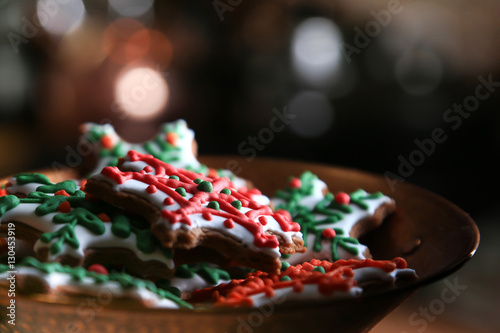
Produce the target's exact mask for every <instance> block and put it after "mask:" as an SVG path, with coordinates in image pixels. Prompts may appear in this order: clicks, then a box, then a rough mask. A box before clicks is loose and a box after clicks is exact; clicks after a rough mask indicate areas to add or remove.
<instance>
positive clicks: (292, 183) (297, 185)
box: [290, 178, 302, 188]
mask: <svg viewBox="0 0 500 333" xmlns="http://www.w3.org/2000/svg"><path fill="white" fill-rule="evenodd" d="M290 187H291V188H301V187H302V181H301V180H300V179H299V178H292V180H291V181H290Z"/></svg>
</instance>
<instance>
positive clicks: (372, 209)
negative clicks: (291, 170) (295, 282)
mask: <svg viewBox="0 0 500 333" xmlns="http://www.w3.org/2000/svg"><path fill="white" fill-rule="evenodd" d="M272 202H273V205H274V207H275V209H277V210H278V211H280V210H281V211H283V210H284V211H286V212H288V213H289V214H290V215H291V218H292V219H293V220H294V221H296V222H297V223H299V224H300V225H301V232H302V233H303V236H304V246H306V247H307V249H308V250H307V252H306V253H301V254H295V255H292V256H290V257H287V256H285V258H284V260H286V261H288V262H289V263H291V264H298V263H302V262H305V261H309V260H311V259H320V260H329V261H335V260H339V259H350V258H353V259H365V258H369V257H370V253H369V250H368V248H367V247H366V246H364V245H363V244H360V243H359V241H358V237H359V236H361V235H362V234H363V233H364V232H366V231H368V230H371V229H373V228H375V227H377V226H379V225H380V224H381V223H382V221H383V219H384V218H385V217H386V216H387V215H388V214H390V213H392V212H393V211H394V210H395V208H396V206H395V202H394V200H392V199H391V198H389V197H387V196H385V195H383V194H382V193H380V192H377V193H367V192H366V191H364V190H361V189H359V190H357V191H354V192H352V193H350V194H348V193H345V192H339V193H336V194H332V193H329V192H328V191H327V190H326V184H325V183H324V182H323V181H321V180H320V179H318V177H317V176H316V175H314V174H312V173H311V172H305V173H303V174H302V175H301V176H300V177H299V178H292V179H291V180H290V182H289V184H288V186H287V187H286V188H285V189H284V190H280V191H278V192H277V193H276V197H275V198H273V199H272Z"/></svg>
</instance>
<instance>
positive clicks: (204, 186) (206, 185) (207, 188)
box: [196, 180, 214, 193]
mask: <svg viewBox="0 0 500 333" xmlns="http://www.w3.org/2000/svg"><path fill="white" fill-rule="evenodd" d="M196 188H197V189H198V190H199V191H203V192H207V193H212V191H213V190H214V187H213V185H212V183H211V182H207V181H206V180H204V181H202V182H201V183H199V185H198V186H197V187H196Z"/></svg>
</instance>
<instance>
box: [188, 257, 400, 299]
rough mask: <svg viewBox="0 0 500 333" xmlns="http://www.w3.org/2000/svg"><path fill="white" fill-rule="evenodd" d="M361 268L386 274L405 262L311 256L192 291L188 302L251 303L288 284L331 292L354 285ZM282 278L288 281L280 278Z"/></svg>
mask: <svg viewBox="0 0 500 333" xmlns="http://www.w3.org/2000/svg"><path fill="white" fill-rule="evenodd" d="M317 267H322V268H323V269H324V271H325V273H323V272H320V271H318V270H317ZM363 267H376V268H380V269H382V270H384V271H385V272H387V273H390V272H392V271H394V270H395V269H396V268H405V267H406V261H405V260H404V259H403V258H395V259H393V260H392V261H389V260H372V259H364V260H355V259H350V260H338V261H335V262H329V261H326V260H323V261H322V260H317V259H313V260H311V261H309V262H305V263H303V264H302V265H296V266H290V267H288V268H287V269H286V270H285V271H284V272H281V274H280V275H273V274H268V273H264V272H261V271H257V272H255V273H249V274H248V275H247V278H246V279H241V280H232V281H231V282H230V283H227V284H220V285H218V286H216V287H212V288H205V289H199V290H196V291H195V292H194V293H193V295H192V297H191V299H190V300H189V301H190V302H203V301H206V300H210V299H212V300H213V301H214V303H215V306H224V307H227V306H229V307H241V306H252V305H253V301H252V299H251V296H253V295H257V294H264V295H265V296H266V297H272V296H274V293H275V291H276V290H278V289H283V288H288V287H291V288H292V290H293V291H294V292H296V293H300V292H302V291H303V290H304V286H305V285H309V284H314V285H317V286H318V291H319V292H320V293H321V294H323V295H331V294H333V293H335V292H336V291H349V290H350V289H351V288H353V287H355V286H356V285H357V281H356V280H355V279H354V270H355V269H358V268H363ZM283 277H288V278H290V280H289V281H286V280H283V281H280V279H282V278H283Z"/></svg>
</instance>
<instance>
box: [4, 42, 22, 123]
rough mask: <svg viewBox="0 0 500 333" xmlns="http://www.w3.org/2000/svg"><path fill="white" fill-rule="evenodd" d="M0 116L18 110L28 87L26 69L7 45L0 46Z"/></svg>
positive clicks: (8, 114) (12, 114) (13, 113)
mask: <svg viewBox="0 0 500 333" xmlns="http://www.w3.org/2000/svg"><path fill="white" fill-rule="evenodd" d="M0 63H1V64H9V65H8V66H0V116H3V117H5V116H7V117H10V116H14V115H15V114H16V113H17V111H19V110H20V108H21V107H22V105H23V103H25V100H24V98H25V97H26V95H27V92H28V88H29V78H28V74H29V73H28V69H27V67H26V66H25V64H24V63H23V62H22V59H21V58H20V57H19V56H17V55H16V54H15V53H14V52H12V50H11V49H10V48H9V47H8V46H6V45H5V46H1V47H0Z"/></svg>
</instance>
